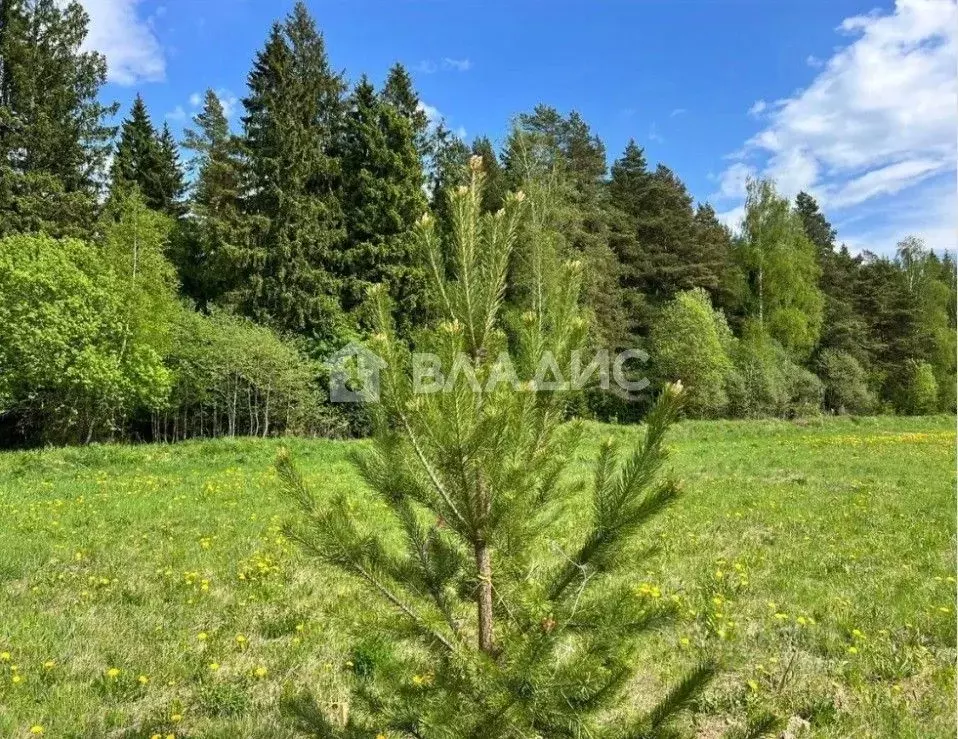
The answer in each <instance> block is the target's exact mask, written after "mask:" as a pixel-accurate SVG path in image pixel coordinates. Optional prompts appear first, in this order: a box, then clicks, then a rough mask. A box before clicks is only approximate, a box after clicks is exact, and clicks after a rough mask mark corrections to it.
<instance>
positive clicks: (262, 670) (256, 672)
mask: <svg viewBox="0 0 958 739" xmlns="http://www.w3.org/2000/svg"><path fill="white" fill-rule="evenodd" d="M268 673H269V670H267V669H266V668H265V667H263V666H262V665H261V666H259V667H257V668H256V669H255V670H253V674H254V675H256V677H266V675H267V674H268Z"/></svg>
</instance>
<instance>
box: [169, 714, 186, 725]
mask: <svg viewBox="0 0 958 739" xmlns="http://www.w3.org/2000/svg"><path fill="white" fill-rule="evenodd" d="M182 720H183V714H182V713H174V714H173V715H172V716H170V721H172V722H173V723H174V724H178V723H179V722H180V721H182Z"/></svg>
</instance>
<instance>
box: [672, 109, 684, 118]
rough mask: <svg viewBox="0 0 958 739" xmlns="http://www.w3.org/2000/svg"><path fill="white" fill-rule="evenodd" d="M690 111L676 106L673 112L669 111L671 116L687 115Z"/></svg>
mask: <svg viewBox="0 0 958 739" xmlns="http://www.w3.org/2000/svg"><path fill="white" fill-rule="evenodd" d="M686 113H688V111H687V110H686V109H685V108H675V109H674V110H673V111H672V112H671V113H669V118H677V117H678V116H680V115H685V114H686Z"/></svg>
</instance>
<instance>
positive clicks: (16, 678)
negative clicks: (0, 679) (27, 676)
mask: <svg viewBox="0 0 958 739" xmlns="http://www.w3.org/2000/svg"><path fill="white" fill-rule="evenodd" d="M10 682H12V683H13V684H14V685H19V684H20V683H22V682H23V675H14V676H13V677H11V678H10Z"/></svg>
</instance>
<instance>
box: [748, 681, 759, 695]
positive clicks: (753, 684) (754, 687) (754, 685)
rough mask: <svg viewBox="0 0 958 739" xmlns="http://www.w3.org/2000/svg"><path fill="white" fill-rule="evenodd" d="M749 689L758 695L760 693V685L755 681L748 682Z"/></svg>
mask: <svg viewBox="0 0 958 739" xmlns="http://www.w3.org/2000/svg"><path fill="white" fill-rule="evenodd" d="M748 687H749V688H751V690H752V692H753V693H757V692H758V683H757V682H755V681H754V680H749V681H748Z"/></svg>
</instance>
